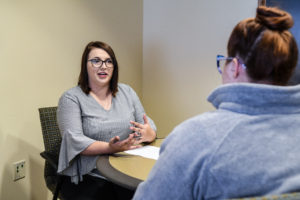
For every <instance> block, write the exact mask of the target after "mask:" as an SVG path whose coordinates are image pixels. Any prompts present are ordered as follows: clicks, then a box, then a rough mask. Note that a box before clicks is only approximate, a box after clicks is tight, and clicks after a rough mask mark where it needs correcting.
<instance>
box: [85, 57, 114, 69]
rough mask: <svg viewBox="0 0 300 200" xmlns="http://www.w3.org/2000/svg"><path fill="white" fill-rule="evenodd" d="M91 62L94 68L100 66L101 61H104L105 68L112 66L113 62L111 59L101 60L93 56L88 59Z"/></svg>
mask: <svg viewBox="0 0 300 200" xmlns="http://www.w3.org/2000/svg"><path fill="white" fill-rule="evenodd" d="M88 61H90V62H91V63H92V66H93V67H95V68H101V67H102V65H103V63H105V66H106V67H107V68H112V67H113V66H114V64H113V62H112V60H111V59H106V60H101V59H99V58H93V59H90V60H88Z"/></svg>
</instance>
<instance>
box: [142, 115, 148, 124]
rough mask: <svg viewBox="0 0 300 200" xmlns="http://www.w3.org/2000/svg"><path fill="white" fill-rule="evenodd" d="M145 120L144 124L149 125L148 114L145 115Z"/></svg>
mask: <svg viewBox="0 0 300 200" xmlns="http://www.w3.org/2000/svg"><path fill="white" fill-rule="evenodd" d="M143 119H144V124H149V121H148V118H147V116H146V114H144V116H143Z"/></svg>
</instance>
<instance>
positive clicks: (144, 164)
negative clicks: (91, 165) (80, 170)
mask: <svg viewBox="0 0 300 200" xmlns="http://www.w3.org/2000/svg"><path fill="white" fill-rule="evenodd" d="M162 141H163V139H156V140H155V141H154V142H152V143H150V144H149V145H152V146H157V147H159V146H160V145H161V143H162ZM155 162H156V160H153V159H148V158H144V157H141V156H135V155H130V154H126V153H124V152H120V153H115V154H112V155H102V156H100V157H99V159H98V160H97V169H98V170H99V171H100V173H101V174H102V175H103V176H105V177H106V178H107V179H108V180H110V181H111V182H113V183H115V184H118V185H120V186H122V187H125V188H127V189H130V190H135V189H136V188H137V186H138V185H139V184H140V183H141V182H142V181H144V180H146V178H147V176H148V174H149V172H150V171H151V169H152V167H153V166H154V164H155Z"/></svg>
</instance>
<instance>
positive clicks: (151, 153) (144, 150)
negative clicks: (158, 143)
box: [125, 146, 159, 160]
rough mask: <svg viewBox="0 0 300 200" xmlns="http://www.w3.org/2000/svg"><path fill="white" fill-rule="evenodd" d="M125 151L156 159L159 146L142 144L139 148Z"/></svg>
mask: <svg viewBox="0 0 300 200" xmlns="http://www.w3.org/2000/svg"><path fill="white" fill-rule="evenodd" d="M125 153H128V154H132V155H137V156H142V157H145V158H150V159H154V160H157V159H158V157H159V147H155V146H143V147H141V148H137V149H132V150H127V151H125Z"/></svg>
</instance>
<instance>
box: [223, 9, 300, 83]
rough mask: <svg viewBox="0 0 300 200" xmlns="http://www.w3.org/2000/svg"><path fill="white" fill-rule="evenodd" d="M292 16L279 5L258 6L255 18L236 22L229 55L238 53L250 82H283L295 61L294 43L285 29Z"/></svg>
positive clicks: (293, 67) (291, 20)
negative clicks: (275, 6) (272, 6)
mask: <svg viewBox="0 0 300 200" xmlns="http://www.w3.org/2000/svg"><path fill="white" fill-rule="evenodd" d="M293 24H294V21H293V18H292V16H291V15H290V14H289V13H287V12H285V11H283V10H280V9H278V8H271V7H265V6H259V7H258V8H257V11H256V17H255V18H249V19H245V20H243V21H241V22H240V23H238V24H237V25H236V26H235V28H234V29H233V31H232V33H231V36H230V38H229V41H228V45H227V51H228V56H231V57H235V56H238V57H239V58H240V59H241V60H243V61H244V63H245V65H246V66H247V74H248V75H249V77H250V78H251V79H252V81H254V82H256V81H269V82H271V83H272V84H274V85H286V84H287V82H288V80H289V79H290V77H291V76H292V73H293V71H294V69H295V67H296V64H297V60H298V48H297V43H296V41H295V38H294V37H293V35H292V34H291V33H290V32H289V31H288V29H290V28H291V27H292V26H293Z"/></svg>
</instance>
